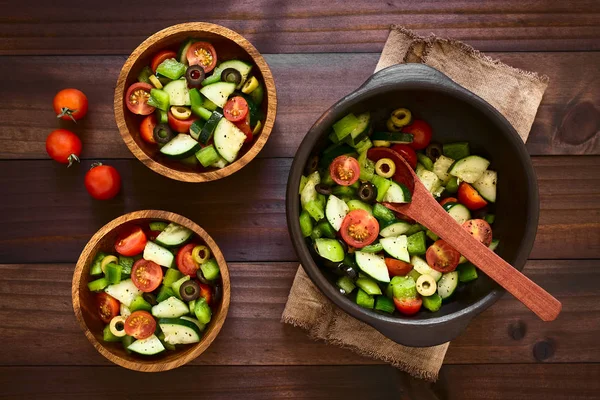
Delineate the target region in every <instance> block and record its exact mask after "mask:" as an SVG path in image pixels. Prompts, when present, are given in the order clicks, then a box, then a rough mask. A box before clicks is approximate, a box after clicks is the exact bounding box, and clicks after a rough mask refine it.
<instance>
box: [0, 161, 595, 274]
mask: <svg viewBox="0 0 600 400" xmlns="http://www.w3.org/2000/svg"><path fill="white" fill-rule="evenodd" d="M90 164H91V161H84V162H82V164H81V166H80V167H78V168H70V169H67V168H65V167H64V165H62V164H57V163H54V162H52V161H1V162H0V187H2V194H3V196H2V201H1V202H0V222H1V223H2V226H6V227H10V229H4V230H2V231H0V260H2V262H4V263H23V262H31V263H34V262H73V261H75V260H76V259H77V257H78V256H79V253H80V252H81V250H82V249H83V246H84V245H85V243H86V242H87V241H88V240H89V238H90V237H91V236H92V235H93V233H94V232H96V230H97V229H98V228H99V227H100V226H102V225H104V224H105V223H107V222H108V221H110V220H112V219H114V218H116V217H118V216H120V215H122V214H124V213H126V212H129V211H134V210H139V209H159V210H169V211H173V212H176V213H178V214H181V215H184V216H186V217H188V218H190V219H191V220H193V221H194V222H196V223H198V224H199V225H201V226H202V227H204V228H205V229H206V231H207V232H209V233H210V234H211V236H212V237H213V238H214V239H215V241H216V242H217V243H218V244H219V246H220V247H221V249H222V251H223V253H224V254H225V258H226V259H227V260H228V261H230V262H231V261H291V260H296V259H297V258H296V254H295V252H294V250H293V248H292V245H291V242H290V240H289V236H288V231H287V227H286V222H285V202H284V200H285V185H286V184H287V177H288V171H289V168H290V165H291V161H290V160H289V159H260V160H255V161H254V162H252V163H251V164H249V165H248V167H246V168H244V169H242V170H241V171H240V172H239V173H236V174H234V175H233V176H231V177H228V178H227V179H225V180H220V181H216V182H210V183H206V184H203V185H190V184H186V183H182V182H176V181H172V180H169V179H167V178H165V177H162V176H160V175H158V174H155V173H153V172H152V171H150V170H149V169H148V168H146V167H145V166H144V165H142V164H141V163H140V162H138V161H137V160H113V161H111V162H110V163H109V164H110V165H113V166H114V167H116V168H117V170H118V171H119V172H120V174H121V176H122V179H123V187H122V191H121V194H119V195H118V196H117V197H116V198H115V199H113V200H110V201H105V202H99V201H95V200H93V199H92V198H91V197H90V196H89V195H88V193H87V192H86V190H85V188H84V186H83V177H84V175H85V172H86V171H87V170H88V169H89V166H90ZM533 164H534V167H535V171H536V174H537V176H538V182H539V189H540V199H541V213H540V225H539V228H538V234H537V238H536V243H535V245H534V248H533V252H532V254H531V256H530V257H531V258H534V259H536V258H537V259H555V258H563V259H564V258H566V259H579V258H600V256H599V254H600V229H599V228H600V212H599V211H598V208H597V205H598V203H599V201H600V189H599V188H600V181H599V179H600V174H599V173H598V171H600V157H536V158H534V159H533ZM197 186H200V187H197Z"/></svg>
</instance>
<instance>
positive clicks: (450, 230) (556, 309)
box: [394, 183, 562, 321]
mask: <svg viewBox="0 0 600 400" xmlns="http://www.w3.org/2000/svg"><path fill="white" fill-rule="evenodd" d="M421 189H422V190H425V191H426V189H425V188H423V187H422V185H420V184H419V183H417V184H416V185H415V192H421ZM416 194H417V193H415V196H414V197H413V203H411V204H410V205H406V206H401V207H394V208H395V209H396V210H397V211H399V212H402V213H403V214H405V215H406V216H408V217H410V218H412V219H414V220H416V221H418V222H419V223H421V224H423V225H425V226H426V227H427V228H428V229H430V230H431V231H433V232H434V233H436V234H437V235H438V236H440V237H441V238H442V239H444V240H445V241H446V242H447V243H448V244H449V245H450V246H452V247H453V248H455V249H456V250H457V251H458V252H459V253H461V254H462V255H464V256H465V257H466V258H467V259H468V260H469V261H470V262H472V263H473V264H475V265H476V266H477V267H478V268H479V269H480V270H482V271H483V272H485V274H487V275H488V276H489V277H490V278H492V279H493V280H494V281H496V282H497V283H498V284H500V286H502V287H503V288H504V289H506V290H507V291H508V292H510V293H511V294H512V295H513V296H515V297H516V298H517V299H518V300H520V301H521V302H522V303H523V304H525V305H526V306H527V307H528V308H529V309H530V310H531V311H533V312H534V313H535V314H537V316H539V317H540V318H541V319H542V320H543V321H553V320H554V319H556V317H557V316H558V314H559V313H560V310H561V308H562V305H561V303H560V302H559V301H558V300H557V299H556V298H554V297H553V296H552V295H551V294H550V293H548V292H546V291H545V290H544V289H542V288H541V287H540V286H538V285H537V284H536V283H534V282H533V281H532V280H531V279H529V278H527V277H526V276H525V275H523V274H522V273H521V272H520V271H519V270H517V269H515V268H513V267H512V266H511V265H510V264H508V263H507V262H506V261H504V260H503V259H502V258H500V257H499V256H498V255H497V254H496V253H494V252H493V251H491V250H490V249H489V248H487V247H486V246H485V245H483V244H482V243H480V242H479V241H478V240H477V239H475V238H474V237H472V236H471V235H470V234H469V232H467V230H466V229H464V228H463V227H462V226H460V225H459V224H457V223H456V221H454V219H453V218H452V217H451V216H450V215H449V214H448V213H447V212H446V211H444V209H443V208H442V207H441V206H440V205H439V204H438V203H437V202H436V201H435V200H434V199H433V197H431V195H430V194H429V193H428V192H425V193H418V194H419V196H417V195H416ZM429 199H431V201H429ZM394 206H396V205H394Z"/></svg>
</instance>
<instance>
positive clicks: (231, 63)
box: [202, 60, 256, 97]
mask: <svg viewBox="0 0 600 400" xmlns="http://www.w3.org/2000/svg"><path fill="white" fill-rule="evenodd" d="M227 68H233V69H236V70H238V72H239V73H240V75H241V76H242V80H241V81H240V83H239V85H237V87H236V89H241V88H242V86H243V85H244V83H245V82H246V79H248V75H250V71H251V70H252V64H249V63H247V62H245V61H241V60H228V61H224V62H222V63H221V64H219V65H218V66H217V67H216V68H215V69H214V70H213V73H212V75H211V76H209V77H208V78H206V79H205V80H203V81H202V86H207V85H211V84H214V83H215V82H219V81H220V80H221V73H222V72H223V71H224V70H225V69H227ZM255 90H256V89H254V91H255ZM207 97H208V96H207Z"/></svg>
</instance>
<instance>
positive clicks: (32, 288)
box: [0, 260, 600, 365]
mask: <svg viewBox="0 0 600 400" xmlns="http://www.w3.org/2000/svg"><path fill="white" fill-rule="evenodd" d="M73 265H74V264H73V263H70V264H20V265H0V318H2V320H3V321H5V322H4V323H3V324H2V326H0V335H2V337H3V338H4V340H5V341H6V342H7V343H11V346H6V347H5V348H4V349H3V351H2V354H1V355H0V365H111V364H110V363H109V361H107V360H106V359H105V358H103V357H102V356H100V355H99V354H98V353H97V351H96V350H95V349H94V347H93V346H91V345H90V344H89V343H88V340H87V339H86V338H85V336H84V335H83V333H82V332H81V329H80V327H79V326H78V323H77V320H76V319H75V318H74V317H73V309H72V306H71V278H72V275H73ZM297 266H298V264H297V263H296V262H289V263H229V271H230V274H231V305H230V308H229V314H228V316H227V320H226V321H225V324H224V326H223V329H222V330H221V332H220V333H219V336H218V337H217V338H216V339H215V341H214V342H213V344H212V345H211V346H210V347H209V348H208V349H207V350H206V351H205V352H204V353H203V354H202V356H200V357H198V358H197V359H196V360H194V361H192V362H191V364H193V365H343V364H373V363H375V362H374V361H373V360H371V359H368V358H364V357H360V356H358V355H356V354H355V353H353V352H351V351H348V350H344V349H340V348H338V347H335V346H331V345H326V344H324V343H322V342H315V341H313V340H311V339H310V338H309V337H308V336H307V335H306V334H305V333H304V331H302V330H301V329H298V328H294V327H292V326H289V325H285V324H282V323H281V322H280V318H281V314H282V312H283V309H284V306H285V302H286V300H287V296H288V293H289V290H290V286H291V284H292V281H293V279H294V275H295V273H296V268H297ZM599 266H600V261H598V260H565V261H553V260H541V261H529V262H528V263H527V265H526V267H525V269H524V273H525V274H526V275H527V276H528V277H530V278H531V279H533V280H534V281H536V282H538V283H539V284H540V285H542V286H543V287H544V288H546V289H547V290H549V291H550V292H551V293H553V294H554V295H555V296H556V297H557V298H558V299H559V300H560V301H561V302H562V303H563V305H564V309H563V312H562V313H561V315H560V317H559V318H558V319H557V320H555V321H553V322H548V323H546V322H542V321H540V320H539V319H538V318H537V317H536V316H535V315H533V314H532V313H531V312H530V311H529V310H528V309H527V308H526V307H525V306H523V305H522V304H521V303H520V302H519V301H517V300H515V299H514V298H513V297H512V296H510V295H505V296H503V297H502V298H501V299H500V300H499V301H498V302H497V303H495V304H494V305H493V306H492V307H491V308H490V309H488V310H486V311H485V312H483V313H482V314H481V315H479V316H477V317H476V318H474V320H473V321H472V322H471V323H470V324H469V326H468V328H467V329H466V331H465V332H464V333H463V334H462V335H461V336H459V337H458V338H457V339H456V340H454V341H453V342H452V344H451V345H450V348H449V350H448V354H447V357H446V360H445V362H446V363H448V364H482V363H528V364H531V363H536V362H538V361H537V360H536V358H535V356H534V348H535V347H536V345H538V344H539V343H542V342H547V343H550V345H551V346H552V349H553V354H552V355H551V356H550V357H547V358H546V359H544V360H542V361H543V362H550V363H570V362H597V361H598V360H600V344H599V342H598V341H597V340H596V339H597V338H596V336H597V321H598V319H599V318H600V302H599V301H598V299H600V287H599V286H598V285H597V282H598V280H599V279H600V268H599ZM232 343H235V345H232ZM490 349H493V351H492V350H490ZM582 349H585V351H582Z"/></svg>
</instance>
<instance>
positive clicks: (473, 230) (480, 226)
mask: <svg viewBox="0 0 600 400" xmlns="http://www.w3.org/2000/svg"><path fill="white" fill-rule="evenodd" d="M462 226H463V228H465V229H466V230H467V231H468V232H469V233H470V234H471V236H473V237H474V238H475V239H477V240H479V241H480V242H481V243H483V244H484V245H485V246H489V245H490V244H491V243H492V227H491V226H490V224H488V222H487V221H486V220H484V219H470V220H468V221H466V222H465V223H464V224H463V225H462Z"/></svg>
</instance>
